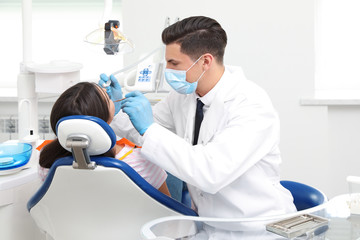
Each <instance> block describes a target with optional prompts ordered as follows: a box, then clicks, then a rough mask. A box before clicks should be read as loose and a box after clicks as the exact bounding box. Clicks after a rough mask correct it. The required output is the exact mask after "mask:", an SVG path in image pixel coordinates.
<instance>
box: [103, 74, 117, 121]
mask: <svg viewBox="0 0 360 240" xmlns="http://www.w3.org/2000/svg"><path fill="white" fill-rule="evenodd" d="M109 80H110V81H111V84H110V86H108V87H104V84H106V83H107V82H108V81H109ZM98 84H99V86H100V87H102V88H105V89H106V92H107V94H108V95H109V97H110V99H111V100H112V101H113V102H114V105H115V115H116V114H118V112H119V111H120V109H121V104H120V102H115V101H116V100H120V99H122V98H123V93H122V90H121V86H120V84H119V82H118V80H117V79H116V78H115V77H114V75H110V79H109V77H108V76H107V75H106V74H104V73H102V74H101V75H100V80H99V83H98Z"/></svg>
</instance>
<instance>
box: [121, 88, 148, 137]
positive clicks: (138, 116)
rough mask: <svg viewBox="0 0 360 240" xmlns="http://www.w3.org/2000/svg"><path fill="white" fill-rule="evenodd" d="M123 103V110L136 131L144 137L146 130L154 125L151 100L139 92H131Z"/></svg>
mask: <svg viewBox="0 0 360 240" xmlns="http://www.w3.org/2000/svg"><path fill="white" fill-rule="evenodd" d="M125 97H126V98H125V99H124V100H123V101H121V109H122V110H123V112H125V113H126V114H127V115H129V118H130V120H131V123H132V124H133V125H134V127H135V129H136V130H137V131H138V132H139V133H140V135H144V133H145V132H146V130H147V129H148V128H149V127H150V125H151V124H153V123H154V119H153V114H152V109H151V105H150V102H149V100H148V99H147V98H146V97H145V96H144V95H143V94H142V93H141V92H139V91H134V92H130V93H128V94H126V95H125Z"/></svg>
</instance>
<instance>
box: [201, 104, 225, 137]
mask: <svg viewBox="0 0 360 240" xmlns="http://www.w3.org/2000/svg"><path fill="white" fill-rule="evenodd" d="M224 115H225V109H224V102H223V101H221V100H219V99H214V101H213V102H212V104H211V106H210V108H209V109H208V110H207V112H206V114H205V117H204V120H203V121H202V123H201V127H200V132H199V139H198V143H203V144H206V143H208V142H209V141H210V140H211V138H212V137H213V136H214V134H215V133H216V129H217V127H218V126H219V124H220V121H221V120H222V119H224ZM219 116H222V117H221V118H220V117H219Z"/></svg>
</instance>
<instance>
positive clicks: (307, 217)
mask: <svg viewBox="0 0 360 240" xmlns="http://www.w3.org/2000/svg"><path fill="white" fill-rule="evenodd" d="M328 224H329V220H327V219H326V218H322V217H318V216H315V215H311V214H304V215H299V216H295V217H291V218H287V219H281V220H279V221H276V222H273V223H269V224H267V225H266V230H268V231H270V232H273V233H276V234H278V235H280V236H283V237H286V238H295V237H299V236H302V235H306V236H311V235H320V234H322V233H323V232H325V231H327V229H328V228H329V227H328Z"/></svg>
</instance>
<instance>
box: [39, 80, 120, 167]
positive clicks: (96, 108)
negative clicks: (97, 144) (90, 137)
mask: <svg viewBox="0 0 360 240" xmlns="http://www.w3.org/2000/svg"><path fill="white" fill-rule="evenodd" d="M114 113H115V107H114V103H113V102H112V101H111V100H110V99H109V97H108V95H107V94H106V91H105V89H102V88H100V87H99V86H98V85H97V84H95V83H90V82H80V83H77V84H76V85H74V86H72V87H70V88H68V89H67V90H66V91H65V92H63V93H62V94H61V95H60V97H59V98H58V99H57V100H56V102H55V103H54V106H53V108H52V110H51V114H50V124H51V128H52V130H53V132H54V133H55V134H56V124H57V122H58V121H59V120H60V119H61V118H63V117H67V116H71V115H88V116H94V117H98V118H100V119H102V120H104V121H105V122H107V123H110V122H111V121H112V119H113V116H114ZM104 155H105V156H109V157H113V156H114V151H112V150H110V151H109V152H108V153H106V154H104ZM65 156H71V152H68V151H67V150H65V149H64V148H62V147H61V145H60V143H59V141H58V139H55V140H54V141H53V142H51V143H50V144H48V145H46V146H45V147H44V149H43V150H42V151H41V153H40V160H39V163H40V166H42V167H46V168H50V167H51V165H52V164H53V163H54V162H55V160H56V159H58V158H61V157H65Z"/></svg>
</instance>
